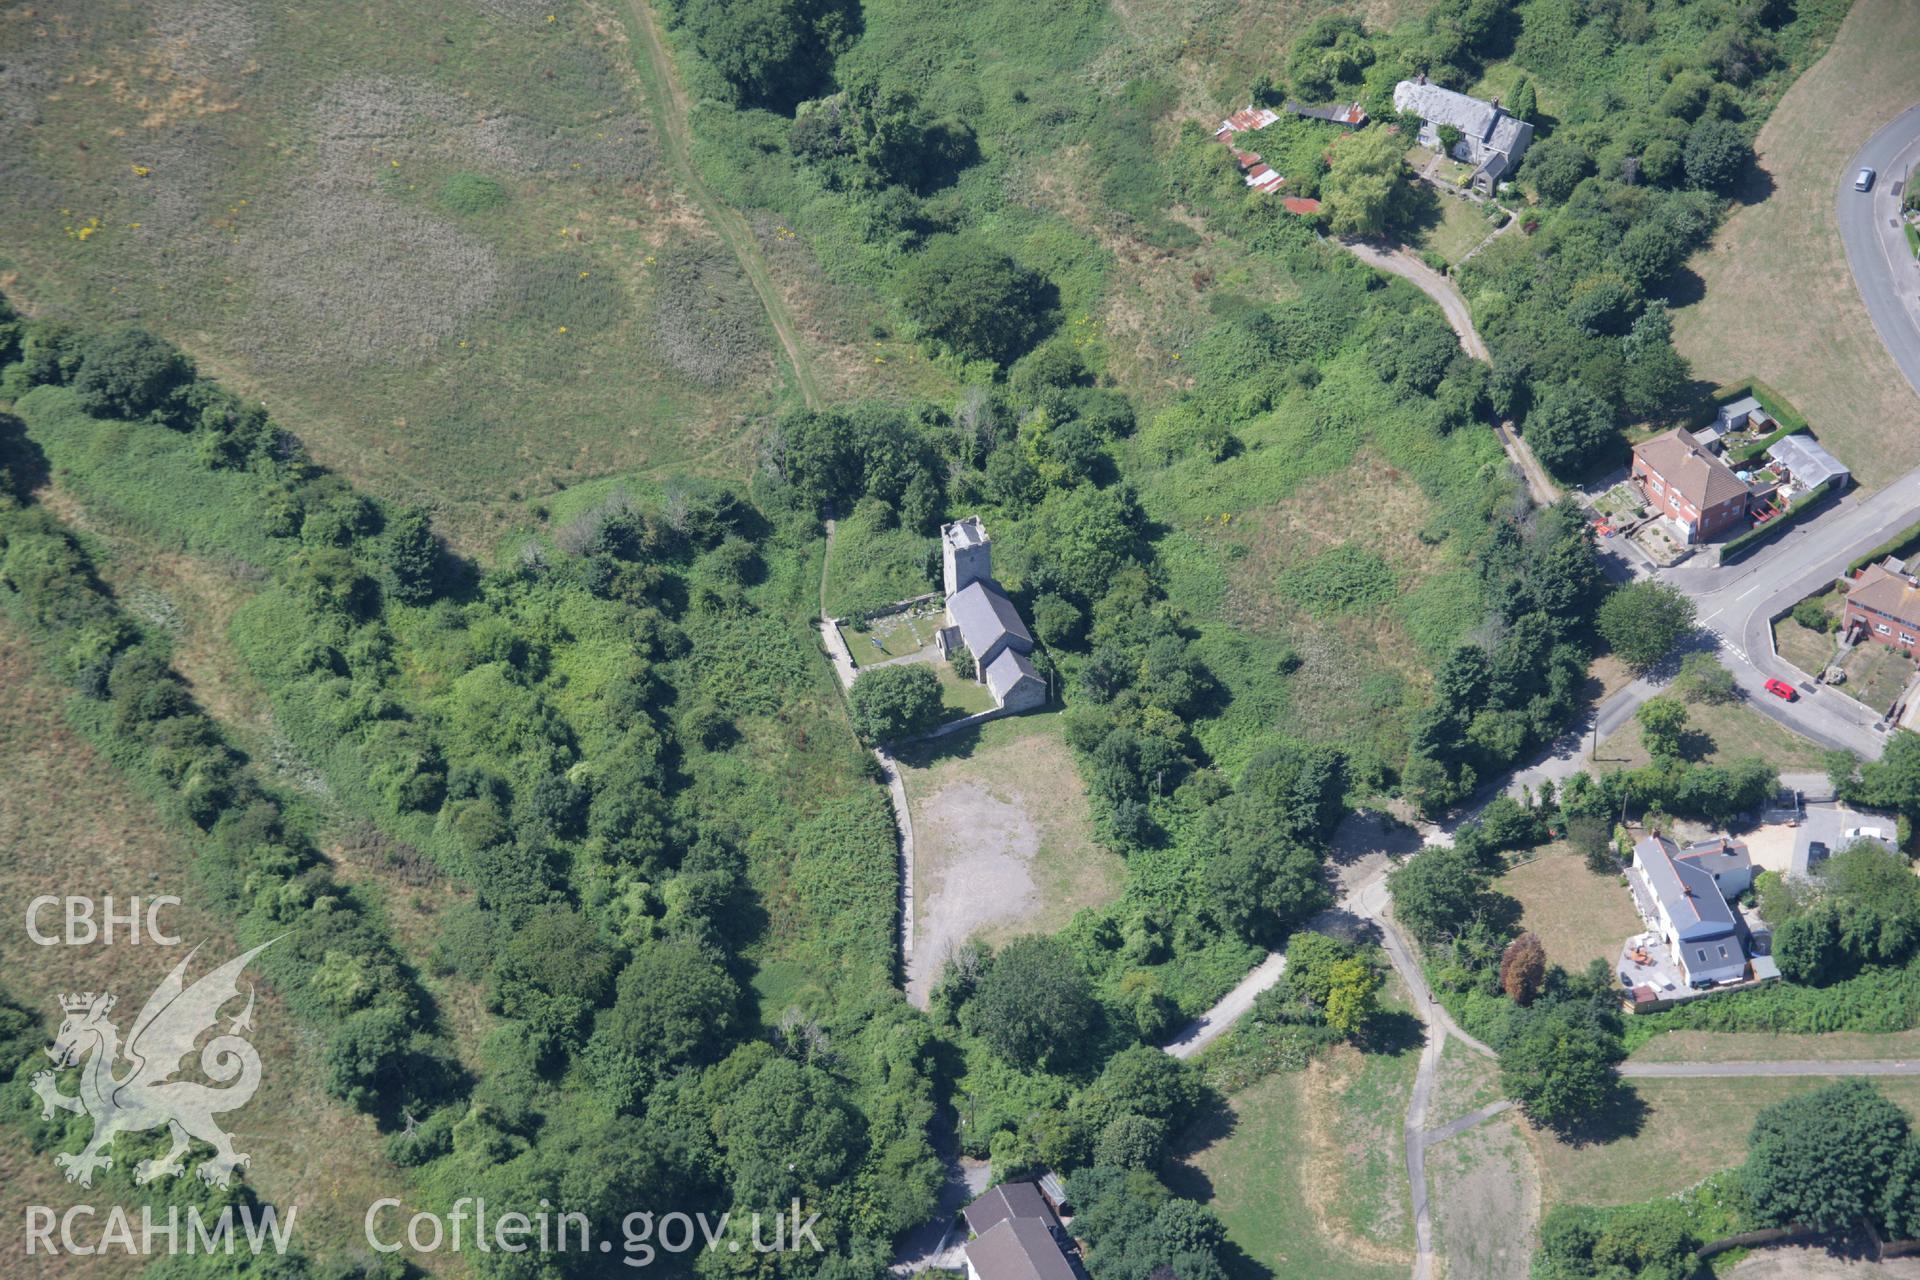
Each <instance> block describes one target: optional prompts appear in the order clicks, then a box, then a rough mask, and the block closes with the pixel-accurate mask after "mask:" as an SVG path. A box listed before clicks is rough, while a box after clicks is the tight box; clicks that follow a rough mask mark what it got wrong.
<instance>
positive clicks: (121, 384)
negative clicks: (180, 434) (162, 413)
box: [73, 329, 194, 418]
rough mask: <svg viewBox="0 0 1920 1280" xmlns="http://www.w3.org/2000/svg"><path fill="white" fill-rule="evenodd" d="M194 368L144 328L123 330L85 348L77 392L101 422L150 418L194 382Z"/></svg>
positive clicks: (76, 379)
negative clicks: (107, 419) (183, 388)
mask: <svg viewBox="0 0 1920 1280" xmlns="http://www.w3.org/2000/svg"><path fill="white" fill-rule="evenodd" d="M193 377H194V372H193V365H192V364H191V363H190V362H189V361H188V360H187V358H186V357H185V356H183V355H181V354H180V352H179V350H178V349H177V348H175V347H174V345H173V344H172V343H170V342H165V341H163V340H161V339H159V338H156V337H154V336H153V335H152V334H150V333H148V332H147V331H146V330H144V329H121V330H118V331H116V332H113V333H109V334H106V335H104V336H102V337H99V338H96V339H94V340H93V341H92V342H90V343H87V344H86V346H85V356H84V357H83V359H82V360H81V362H80V372H79V373H78V374H76V375H75V376H74V379H73V389H74V393H75V396H76V398H77V399H78V401H79V404H80V407H81V409H83V410H85V411H86V412H87V413H90V414H92V415H94V416H95V417H98V418H144V417H146V416H148V415H149V414H151V413H153V412H154V411H155V410H157V409H159V408H161V406H163V405H165V404H166V403H167V402H168V400H169V398H171V397H172V395H173V394H174V392H175V391H177V390H179V389H181V388H182V387H184V386H186V385H187V384H188V383H190V382H192V381H193Z"/></svg>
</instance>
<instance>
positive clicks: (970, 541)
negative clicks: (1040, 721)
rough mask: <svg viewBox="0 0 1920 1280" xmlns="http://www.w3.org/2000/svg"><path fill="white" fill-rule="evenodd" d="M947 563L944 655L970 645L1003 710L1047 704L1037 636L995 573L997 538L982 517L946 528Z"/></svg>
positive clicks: (940, 639)
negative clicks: (1037, 658)
mask: <svg viewBox="0 0 1920 1280" xmlns="http://www.w3.org/2000/svg"><path fill="white" fill-rule="evenodd" d="M940 545H941V566H942V571H943V577H944V580H945V585H946V588H947V623H946V625H945V626H943V627H941V628H940V630H939V631H937V632H935V633H934V644H935V645H936V646H937V647H938V648H939V650H940V653H941V656H943V657H947V658H951V657H952V655H953V652H954V650H955V648H957V647H959V646H965V648H966V650H967V652H968V653H970V654H972V655H973V663H974V678H975V679H976V680H978V681H979V682H980V683H981V684H983V685H986V686H987V690H988V692H990V693H992V694H993V699H994V703H995V705H996V706H997V707H998V708H999V709H1000V710H1002V711H1029V710H1032V709H1033V708H1035V707H1043V706H1045V705H1046V703H1047V698H1048V695H1049V692H1050V690H1049V688H1048V685H1047V681H1046V679H1045V678H1044V677H1043V676H1041V674H1040V672H1039V671H1038V670H1037V669H1036V668H1035V667H1034V665H1033V661H1032V659H1031V658H1029V657H1028V656H1027V655H1028V654H1030V653H1032V652H1033V635H1032V633H1031V632H1029V631H1028V630H1027V624H1026V622H1025V621H1024V620H1023V619H1022V618H1021V617H1020V610H1019V609H1018V608H1017V607H1015V605H1014V603H1013V601H1012V600H1011V599H1009V598H1008V597H1007V593H1006V591H1005V590H1003V589H1002V588H1001V586H1000V584H999V583H998V582H996V581H995V580H994V577H993V539H991V538H990V537H988V536H987V531H986V528H985V526H983V525H982V524H981V523H980V518H979V517H978V516H968V517H967V518H966V519H964V520H956V521H954V522H953V523H951V524H948V525H944V526H942V527H941V530H940Z"/></svg>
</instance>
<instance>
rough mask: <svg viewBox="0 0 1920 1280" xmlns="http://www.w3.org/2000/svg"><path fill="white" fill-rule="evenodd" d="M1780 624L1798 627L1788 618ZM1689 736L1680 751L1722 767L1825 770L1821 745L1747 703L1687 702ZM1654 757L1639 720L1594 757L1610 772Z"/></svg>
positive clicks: (1605, 743) (1604, 744)
mask: <svg viewBox="0 0 1920 1280" xmlns="http://www.w3.org/2000/svg"><path fill="white" fill-rule="evenodd" d="M1782 625H1784V626H1797V625H1798V624H1796V623H1794V622H1793V621H1792V620H1791V619H1788V620H1787V622H1786V623H1784V624H1782ZM1803 629H1804V628H1803ZM1777 636H1778V633H1777V632H1776V637H1777ZM1776 643H1777V640H1776ZM1780 654H1781V656H1782V657H1784V658H1786V660H1787V661H1789V662H1793V661H1794V657H1793V655H1792V654H1791V653H1788V652H1787V650H1786V649H1785V648H1782V649H1781V651H1780ZM1796 665H1797V664H1796ZM1811 674H1818V672H1817V671H1815V672H1813V673H1811ZM1687 735H1688V736H1687V737H1686V738H1685V739H1684V740H1683V742H1682V746H1683V747H1684V748H1685V750H1686V753H1687V756H1688V758H1689V759H1701V760H1708V761H1712V762H1714V763H1716V764H1724V763H1725V762H1727V761H1728V760H1732V759H1736V758H1738V757H1740V756H1759V757H1760V758H1761V759H1762V760H1765V761H1766V762H1767V763H1768V764H1770V765H1772V766H1774V767H1775V768H1776V769H1782V770H1789V771H1792V770H1809V769H1812V770H1818V769H1823V768H1825V767H1826V766H1825V764H1824V763H1823V760H1822V757H1821V753H1820V748H1819V747H1818V746H1816V745H1814V744H1813V743H1812V742H1809V741H1808V740H1807V739H1805V738H1802V737H1801V736H1800V735H1799V734H1797V733H1794V732H1793V731H1792V730H1791V729H1788V728H1786V727H1785V726H1783V725H1782V724H1780V723H1779V722H1778V721H1776V720H1772V719H1769V718H1768V717H1766V716H1763V715H1761V714H1760V713H1759V712H1758V711H1755V710H1754V709H1753V708H1752V707H1750V706H1748V705H1747V704H1746V703H1744V702H1727V703H1721V704H1718V705H1714V704H1711V703H1705V702H1689V703H1688V704H1687ZM1652 758H1653V757H1652V755H1651V754H1650V753H1649V752H1648V751H1647V749H1646V748H1645V747H1644V746H1642V745H1641V743H1640V725H1639V722H1638V721H1632V722H1629V723H1628V724H1627V725H1626V726H1625V727H1623V728H1622V729H1620V730H1619V731H1618V732H1616V733H1615V734H1613V736H1612V737H1609V738H1606V739H1603V740H1602V741H1601V743H1600V749H1599V751H1598V752H1596V753H1595V756H1594V759H1595V761H1596V762H1597V763H1599V764H1602V765H1604V766H1606V767H1607V768H1609V769H1613V768H1623V769H1632V768H1637V767H1638V766H1640V765H1643V764H1645V763H1647V761H1649V760H1650V759H1652Z"/></svg>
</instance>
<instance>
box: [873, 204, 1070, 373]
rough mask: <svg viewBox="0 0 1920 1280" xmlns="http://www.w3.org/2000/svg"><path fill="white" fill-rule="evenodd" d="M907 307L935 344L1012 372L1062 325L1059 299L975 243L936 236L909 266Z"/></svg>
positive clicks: (903, 281) (903, 284)
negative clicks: (1007, 366) (1011, 368)
mask: <svg viewBox="0 0 1920 1280" xmlns="http://www.w3.org/2000/svg"><path fill="white" fill-rule="evenodd" d="M900 300H901V304H902V305H903V306H905V307H906V309H907V312H908V314H910V315H911V316H912V317H913V319H914V321H915V323H917V324H918V325H919V326H920V329H921V331H922V332H923V333H925V334H926V335H927V336H928V337H930V338H932V339H934V340H935V341H937V342H939V343H941V344H943V345H944V346H946V347H948V348H949V349H951V350H953V351H955V352H957V353H958V354H960V355H962V356H965V357H966V358H967V359H969V360H992V361H994V362H996V363H998V364H1011V363H1013V361H1014V360H1016V359H1018V358H1019V357H1020V355H1021V354H1022V353H1024V352H1025V351H1026V350H1027V349H1028V348H1029V347H1031V346H1033V344H1034V343H1036V342H1038V341H1039V340H1040V339H1041V338H1043V337H1045V336H1046V335H1047V334H1048V332H1050V331H1051V330H1052V329H1053V326H1054V325H1055V323H1056V322H1057V320H1058V316H1057V314H1056V310H1057V307H1058V305H1059V304H1058V300H1057V291H1056V290H1055V289H1054V287H1053V286H1052V285H1051V284H1049V283H1048V282H1047V281H1046V280H1045V279H1044V278H1042V277H1041V276H1040V275H1038V274H1037V273H1035V272H1032V271H1029V270H1027V269H1026V268H1025V267H1023V266H1021V265H1020V264H1019V263H1017V262H1015V261H1014V260H1013V259H1012V258H1010V257H1008V256H1007V255H1006V254H1004V253H1002V252H1001V251H1000V250H998V249H995V248H994V247H993V246H991V245H989V244H988V243H987V242H986V241H984V240H982V239H979V238H978V237H975V236H964V235H951V236H937V237H935V238H934V239H933V240H931V241H929V242H928V243H927V247H926V248H925V249H923V250H921V251H920V252H919V253H918V254H916V255H914V257H913V258H912V259H911V260H910V261H909V262H908V263H907V266H906V269H905V270H904V271H903V272H902V273H901V278H900Z"/></svg>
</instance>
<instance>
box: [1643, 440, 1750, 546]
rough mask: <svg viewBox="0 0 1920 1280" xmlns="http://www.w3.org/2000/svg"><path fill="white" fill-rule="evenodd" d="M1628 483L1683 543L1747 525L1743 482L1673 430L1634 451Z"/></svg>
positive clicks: (1709, 454) (1722, 464) (1745, 487)
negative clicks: (1676, 531) (1674, 529)
mask: <svg viewBox="0 0 1920 1280" xmlns="http://www.w3.org/2000/svg"><path fill="white" fill-rule="evenodd" d="M1633 482H1634V483H1635V484H1636V485H1638V486H1639V488H1640V492H1641V493H1642V494H1644V495H1645V496H1646V499H1647V503H1648V505H1650V506H1651V507H1652V508H1653V509H1654V510H1655V511H1658V512H1659V513H1660V514H1661V515H1663V516H1666V517H1667V518H1668V519H1669V520H1671V521H1672V522H1673V523H1674V524H1675V525H1676V526H1678V527H1679V529H1680V531H1681V533H1682V534H1683V535H1684V537H1685V540H1686V541H1688V542H1704V541H1706V540H1707V539H1709V538H1712V537H1714V536H1715V535H1717V534H1720V533H1725V532H1727V531H1728V530H1730V529H1736V528H1738V527H1739V526H1740V525H1742V524H1744V523H1745V522H1746V519H1747V499H1748V497H1749V495H1750V493H1751V490H1750V489H1749V488H1748V485H1747V482H1746V481H1744V480H1742V479H1741V478H1740V477H1739V476H1737V475H1735V474H1734V473H1733V468H1731V467H1729V466H1728V465H1727V464H1726V463H1724V462H1722V461H1721V460H1720V459H1719V458H1718V457H1716V456H1714V455H1713V454H1711V453H1709V452H1707V450H1706V449H1705V448H1703V447H1701V445H1700V443H1699V442H1698V441H1697V440H1695V439H1694V438H1693V437H1692V436H1691V435H1689V434H1688V433H1687V432H1685V431H1682V430H1681V429H1679V428H1678V427H1676V428H1674V429H1673V430H1672V431H1669V432H1666V433H1665V434H1663V435H1657V436H1655V437H1654V438H1653V439H1651V440H1648V441H1646V442H1644V443H1642V444H1637V445H1635V446H1633Z"/></svg>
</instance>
